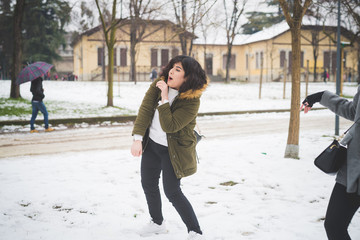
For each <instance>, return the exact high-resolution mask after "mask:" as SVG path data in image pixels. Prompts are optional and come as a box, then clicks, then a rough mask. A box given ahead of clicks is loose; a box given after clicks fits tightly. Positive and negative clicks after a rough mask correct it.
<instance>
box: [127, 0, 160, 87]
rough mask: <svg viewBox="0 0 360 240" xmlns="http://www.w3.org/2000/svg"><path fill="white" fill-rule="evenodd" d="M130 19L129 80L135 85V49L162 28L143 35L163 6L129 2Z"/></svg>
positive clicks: (151, 1) (141, 0)
mask: <svg viewBox="0 0 360 240" xmlns="http://www.w3.org/2000/svg"><path fill="white" fill-rule="evenodd" d="M129 1H130V2H129V11H130V13H129V18H130V33H127V32H126V31H123V32H124V33H127V34H129V35H130V62H131V63H130V79H132V80H133V81H134V83H135V84H136V82H137V79H136V52H137V50H136V47H137V45H138V44H139V43H140V42H141V41H143V40H144V39H145V38H146V37H149V36H150V35H152V34H154V33H155V32H157V31H158V30H160V29H161V28H163V27H164V26H160V27H159V28H158V29H156V30H154V31H153V32H152V33H149V34H145V31H146V29H147V28H148V24H149V23H150V22H151V20H153V15H154V13H157V12H158V11H159V9H161V7H162V6H163V4H157V2H155V1H154V0H129Z"/></svg>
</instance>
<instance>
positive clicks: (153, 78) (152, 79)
mask: <svg viewBox="0 0 360 240" xmlns="http://www.w3.org/2000/svg"><path fill="white" fill-rule="evenodd" d="M155 79H157V71H156V69H155V68H154V69H153V70H152V71H151V81H152V82H153V81H154V80H155Z"/></svg>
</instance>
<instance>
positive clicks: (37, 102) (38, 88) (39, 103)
mask: <svg viewBox="0 0 360 240" xmlns="http://www.w3.org/2000/svg"><path fill="white" fill-rule="evenodd" d="M42 81H43V79H42V77H38V78H37V79H35V80H33V81H32V82H31V87H30V91H31V93H32V95H33V97H32V99H31V106H32V116H31V120H30V133H35V132H39V131H38V130H36V129H35V126H34V124H35V119H36V117H37V115H38V113H39V111H40V112H41V113H42V114H43V115H44V123H45V132H51V131H54V129H53V128H50V127H49V119H48V117H49V114H48V112H47V110H46V107H45V104H44V102H43V99H44V97H45V95H44V89H43V85H42Z"/></svg>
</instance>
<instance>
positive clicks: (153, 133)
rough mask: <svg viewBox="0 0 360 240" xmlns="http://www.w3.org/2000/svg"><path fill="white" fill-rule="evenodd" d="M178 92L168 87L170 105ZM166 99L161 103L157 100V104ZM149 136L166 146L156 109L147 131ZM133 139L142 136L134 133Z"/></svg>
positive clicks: (164, 134) (165, 138)
mask: <svg viewBox="0 0 360 240" xmlns="http://www.w3.org/2000/svg"><path fill="white" fill-rule="evenodd" d="M178 94H179V91H178V90H176V89H173V88H169V95H168V97H169V104H170V106H171V104H172V103H173V101H174V99H175V97H176V96H177V95H178ZM167 102H168V101H164V102H163V103H162V102H161V101H160V102H159V106H160V105H162V104H165V103H167ZM149 137H150V138H151V139H152V140H153V141H154V142H156V143H158V144H160V145H163V146H166V147H167V146H168V143H167V137H166V133H165V132H164V131H163V129H162V128H161V125H160V119H159V111H158V110H157V109H156V110H155V114H154V117H153V119H152V122H151V125H150V132H149ZM134 139H135V140H142V136H140V135H137V134H135V135H134Z"/></svg>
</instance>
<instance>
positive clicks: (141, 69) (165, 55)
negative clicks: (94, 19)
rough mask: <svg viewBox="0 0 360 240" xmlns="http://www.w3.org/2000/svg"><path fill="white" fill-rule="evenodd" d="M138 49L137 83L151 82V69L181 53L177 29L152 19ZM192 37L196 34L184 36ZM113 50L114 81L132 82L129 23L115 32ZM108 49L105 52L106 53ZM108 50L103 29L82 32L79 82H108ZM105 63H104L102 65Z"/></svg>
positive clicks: (77, 50) (76, 48)
mask: <svg viewBox="0 0 360 240" xmlns="http://www.w3.org/2000/svg"><path fill="white" fill-rule="evenodd" d="M143 23H144V24H146V28H145V32H144V34H143V36H142V38H141V41H140V43H139V44H137V47H136V56H135V60H136V70H137V80H138V81H149V80H150V78H149V74H150V72H151V71H152V69H154V68H155V69H156V70H157V72H159V71H161V68H162V67H163V66H165V65H166V64H167V63H168V62H169V60H170V59H171V58H172V57H174V56H177V55H179V53H181V44H180V39H179V37H178V36H179V34H178V31H177V29H176V26H175V25H174V24H173V23H171V22H170V21H162V20H152V21H148V22H143ZM185 34H187V35H188V36H189V38H190V37H191V36H193V35H191V34H190V33H185ZM114 48H115V50H114V68H115V69H114V81H117V80H120V81H129V80H130V62H131V60H130V21H127V22H124V23H122V24H121V25H120V27H119V28H118V29H117V31H116V43H115V47H114ZM104 49H105V52H104ZM107 62H108V60H107V49H106V45H105V41H104V35H103V32H102V27H101V26H98V27H95V28H93V29H91V30H89V31H86V32H84V33H82V34H81V35H80V36H79V38H78V39H77V41H76V42H75V44H74V74H75V75H77V76H78V79H79V80H80V81H94V80H103V79H106V76H105V75H106V73H107V70H106V69H107V65H108V63H107ZM103 63H105V64H103Z"/></svg>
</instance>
